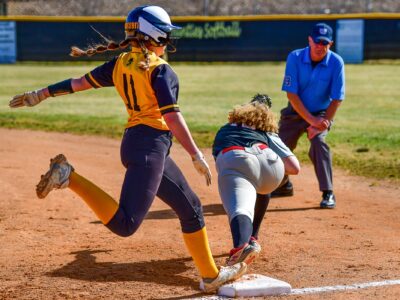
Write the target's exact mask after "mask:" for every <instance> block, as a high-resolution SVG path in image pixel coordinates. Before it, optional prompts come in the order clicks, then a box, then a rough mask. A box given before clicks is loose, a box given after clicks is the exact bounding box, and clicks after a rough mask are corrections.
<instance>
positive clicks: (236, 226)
mask: <svg viewBox="0 0 400 300" xmlns="http://www.w3.org/2000/svg"><path fill="white" fill-rule="evenodd" d="M230 226H231V232H232V239H233V247H234V248H237V247H239V246H242V245H243V244H245V243H248V242H249V240H250V236H251V232H252V230H253V225H252V224H251V219H250V218H249V217H248V216H246V215H237V216H236V217H234V218H233V219H232V221H231V224H230Z"/></svg>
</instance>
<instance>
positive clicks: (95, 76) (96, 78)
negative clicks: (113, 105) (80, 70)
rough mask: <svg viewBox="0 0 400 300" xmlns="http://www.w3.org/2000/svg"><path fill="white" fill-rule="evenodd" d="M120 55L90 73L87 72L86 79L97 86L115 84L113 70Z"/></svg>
mask: <svg viewBox="0 0 400 300" xmlns="http://www.w3.org/2000/svg"><path fill="white" fill-rule="evenodd" d="M117 59H118V56H116V57H114V58H113V59H112V60H110V61H108V62H106V63H104V64H102V65H101V66H98V67H97V68H95V69H93V70H92V71H90V72H89V73H87V74H85V78H86V80H87V81H88V82H89V83H90V84H91V85H92V86H93V87H94V88H95V89H97V88H100V87H105V86H114V81H113V76H112V75H113V71H114V66H115V63H116V62H117Z"/></svg>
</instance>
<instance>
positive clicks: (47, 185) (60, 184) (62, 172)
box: [36, 154, 74, 199]
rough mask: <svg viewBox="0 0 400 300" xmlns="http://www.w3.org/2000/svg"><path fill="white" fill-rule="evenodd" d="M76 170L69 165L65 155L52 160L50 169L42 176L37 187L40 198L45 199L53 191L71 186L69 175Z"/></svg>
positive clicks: (59, 155)
mask: <svg viewBox="0 0 400 300" xmlns="http://www.w3.org/2000/svg"><path fill="white" fill-rule="evenodd" d="M73 170H74V168H73V167H72V166H71V165H70V164H69V163H68V161H67V158H66V157H65V156H64V154H58V155H57V156H56V157H54V158H52V159H50V169H49V170H48V171H47V173H46V174H44V175H42V176H41V178H40V181H39V183H38V184H37V185H36V195H37V196H38V198H40V199H43V198H45V197H46V196H47V195H48V194H49V193H50V192H51V191H52V190H53V189H63V188H66V187H68V185H69V175H70V174H71V172H72V171H73Z"/></svg>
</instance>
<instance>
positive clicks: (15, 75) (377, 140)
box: [0, 61, 400, 179]
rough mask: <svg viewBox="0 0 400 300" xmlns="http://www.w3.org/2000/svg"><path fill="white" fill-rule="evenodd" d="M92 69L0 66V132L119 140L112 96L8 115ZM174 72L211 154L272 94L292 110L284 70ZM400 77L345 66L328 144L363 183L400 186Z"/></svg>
mask: <svg viewBox="0 0 400 300" xmlns="http://www.w3.org/2000/svg"><path fill="white" fill-rule="evenodd" d="M98 64H100V63H98ZM95 66H96V63H90V64H88V65H84V64H61V63H57V64H54V65H52V64H38V63H31V64H29V63H24V64H17V65H0V82H1V83H2V84H1V85H0V126H2V127H9V128H31V129H36V130H51V131H61V132H65V131H66V132H74V133H86V134H100V135H106V136H111V137H120V135H121V132H122V131H123V126H124V123H125V121H126V117H127V115H126V111H125V107H124V105H123V103H122V101H121V99H120V98H119V96H118V94H117V92H116V91H115V89H114V88H103V89H98V90H90V91H85V92H82V93H79V94H73V95H68V96H63V97H58V98H52V99H49V100H46V102H45V103H43V104H41V105H38V106H36V107H33V108H21V109H16V110H11V109H9V108H8V102H9V100H10V99H11V98H12V96H14V95H16V94H18V93H22V92H24V91H29V90H34V89H38V88H41V87H43V86H47V85H48V84H51V83H54V82H57V81H60V80H63V79H66V78H71V77H80V76H82V75H83V74H85V73H87V72H88V71H90V70H91V69H93V68H94V67H95ZM173 68H174V70H175V72H176V73H177V74H178V76H179V78H180V96H179V104H180V107H181V111H182V113H183V115H184V116H185V119H186V121H187V122H188V124H189V127H190V128H191V130H192V132H193V135H194V137H195V139H196V141H197V142H198V143H199V144H200V145H201V146H202V147H210V145H211V143H212V139H213V137H214V134H215V132H216V130H217V129H218V128H219V127H220V126H221V125H222V124H224V123H225V122H226V121H227V114H228V111H229V110H230V109H231V108H232V107H233V106H234V105H238V104H241V103H245V102H247V101H249V100H250V99H251V97H252V96H253V95H255V94H256V93H266V94H269V95H270V96H271V97H272V99H273V107H272V109H273V111H274V112H276V113H277V114H279V111H280V109H282V108H283V107H284V106H285V105H286V103H287V99H286V95H285V93H283V92H281V84H282V77H283V72H284V68H285V65H284V63H224V64H222V63H221V64H205V63H204V64H187V63H176V64H173ZM399 71H400V63H398V62H397V61H394V62H393V63H389V62H388V63H383V64H379V63H377V62H369V63H368V62H367V63H365V64H363V65H347V66H346V100H345V101H344V102H343V104H342V105H341V107H340V109H339V111H338V113H337V117H336V119H335V123H334V127H333V129H332V132H331V133H330V134H329V135H328V138H327V140H328V142H329V144H330V145H331V148H332V150H333V153H334V163H335V165H337V166H340V167H342V168H344V169H347V170H350V171H351V172H352V173H354V174H358V175H364V176H370V177H376V178H395V179H400V154H399V153H400V101H399V100H398V99H400V89H399V88H398V86H400V76H398V74H399ZM389 79H390V80H389ZM360 149H361V150H362V151H360ZM307 152H308V141H307V140H306V138H305V137H304V138H303V139H302V140H301V141H300V143H299V147H298V149H296V154H297V155H298V156H299V157H300V158H301V160H302V161H308V157H307Z"/></svg>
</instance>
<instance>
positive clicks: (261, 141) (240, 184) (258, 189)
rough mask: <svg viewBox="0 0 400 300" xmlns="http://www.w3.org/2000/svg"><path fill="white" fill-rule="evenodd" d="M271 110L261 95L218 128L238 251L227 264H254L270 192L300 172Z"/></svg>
mask: <svg viewBox="0 0 400 300" xmlns="http://www.w3.org/2000/svg"><path fill="white" fill-rule="evenodd" d="M270 107H271V99H270V98H269V97H268V96H267V95H259V94H258V95H256V96H255V97H254V98H253V99H252V101H251V102H250V103H247V104H244V105H241V106H238V107H235V108H234V109H233V110H232V111H231V112H230V113H229V118H228V119H229V123H228V124H226V125H224V126H222V127H221V128H220V129H219V131H218V132H217V135H216V137H215V140H214V144H213V155H214V157H215V159H216V168H217V172H218V188H219V193H220V196H221V200H222V203H223V205H224V208H225V211H226V213H227V215H228V217H229V224H230V228H231V233H232V239H233V247H234V248H233V249H232V250H231V251H230V254H229V258H228V261H227V264H228V265H234V264H235V263H238V262H243V261H244V262H246V263H247V264H249V263H251V262H252V261H253V260H254V259H255V258H256V257H257V255H258V254H259V253H260V251H261V246H260V245H259V243H258V242H257V238H258V230H259V227H260V225H261V221H262V217H263V216H264V214H265V211H266V209H267V206H268V201H269V195H267V194H269V193H271V192H272V191H273V190H274V189H276V188H277V187H278V186H279V184H280V182H281V181H282V178H283V176H284V175H285V174H297V173H298V172H299V170H300V165H299V162H298V160H297V158H296V157H295V156H294V154H293V153H292V152H291V151H290V150H289V148H288V147H287V146H286V145H285V144H284V143H283V142H282V141H281V139H280V138H279V136H278V135H277V122H276V119H275V116H274V114H273V113H272V111H271V110H270ZM255 216H256V218H257V220H256V222H254V223H253V221H254V217H255Z"/></svg>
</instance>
